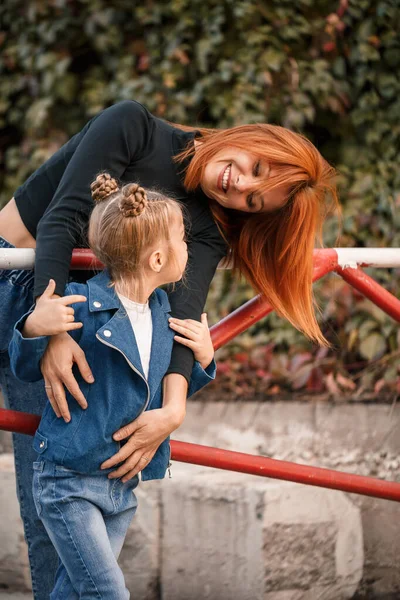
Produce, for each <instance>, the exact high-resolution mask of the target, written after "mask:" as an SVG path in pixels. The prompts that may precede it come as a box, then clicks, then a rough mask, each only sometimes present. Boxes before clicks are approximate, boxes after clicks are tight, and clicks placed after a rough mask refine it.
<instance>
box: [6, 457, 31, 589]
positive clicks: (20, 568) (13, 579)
mask: <svg viewBox="0 0 400 600" xmlns="http://www.w3.org/2000/svg"><path fill="white" fill-rule="evenodd" d="M0 515H1V520H0V540H1V543H0V589H1V588H3V589H5V590H8V589H10V590H15V591H31V589H32V587H31V576H30V571H29V563H28V552H27V546H26V543H25V538H24V531H23V526H22V521H21V517H20V515H19V504H18V501H17V494H16V489H15V472H14V457H13V455H12V454H0Z"/></svg>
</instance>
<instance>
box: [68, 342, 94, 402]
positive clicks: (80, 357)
mask: <svg viewBox="0 0 400 600" xmlns="http://www.w3.org/2000/svg"><path fill="white" fill-rule="evenodd" d="M75 346H76V348H75V351H74V361H75V362H76V364H77V365H78V369H79V371H80V374H81V375H82V377H83V379H84V380H85V381H87V382H88V383H93V382H94V377H93V373H92V371H91V370H90V367H89V364H88V362H87V360H86V357H85V353H84V352H83V350H81V348H80V347H79V346H78V344H77V343H76V342H75ZM73 396H74V398H76V396H75V394H73ZM76 399H77V400H78V398H76ZM78 402H79V400H78Z"/></svg>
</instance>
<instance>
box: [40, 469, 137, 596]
mask: <svg viewBox="0 0 400 600" xmlns="http://www.w3.org/2000/svg"><path fill="white" fill-rule="evenodd" d="M33 469H34V475H33V487H32V489H33V497H34V500H35V504H36V509H37V512H38V515H39V516H40V518H41V519H42V521H43V524H44V526H45V527H46V529H47V531H48V534H49V536H50V538H51V540H52V542H53V544H54V547H55V548H56V550H57V552H58V554H59V556H60V559H61V562H62V564H61V565H60V567H59V569H58V572H57V577H56V583H55V587H54V590H53V593H52V594H51V595H50V599H51V600H79V599H80V600H89V599H90V600H93V599H94V598H101V599H102V600H128V599H129V598H130V594H129V591H128V590H127V588H126V586H125V581H124V576H123V573H122V571H121V569H120V567H119V566H118V562H117V559H118V556H119V554H120V552H121V549H122V546H123V543H124V540H125V536H126V532H127V530H128V527H129V524H130V522H131V520H132V517H133V515H134V514H135V512H136V508H137V500H136V496H135V494H134V490H135V488H136V486H137V485H138V482H139V478H138V476H136V477H134V478H133V479H131V480H129V481H127V482H126V483H122V481H121V479H108V477H107V474H105V473H95V474H90V473H89V474H88V473H79V472H77V471H73V470H71V469H67V468H66V467H62V466H59V465H56V464H54V463H52V462H50V461H43V460H40V459H38V460H37V461H36V462H34V463H33Z"/></svg>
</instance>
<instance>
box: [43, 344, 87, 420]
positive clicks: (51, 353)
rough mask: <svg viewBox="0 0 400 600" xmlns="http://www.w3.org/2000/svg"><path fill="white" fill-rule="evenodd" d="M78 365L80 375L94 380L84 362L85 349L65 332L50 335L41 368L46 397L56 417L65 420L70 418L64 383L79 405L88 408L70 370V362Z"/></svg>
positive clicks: (85, 378) (71, 364)
mask: <svg viewBox="0 0 400 600" xmlns="http://www.w3.org/2000/svg"><path fill="white" fill-rule="evenodd" d="M74 363H76V364H77V365H78V368H79V371H80V372H81V375H82V377H83V378H84V380H85V381H87V382H88V383H93V381H94V377H93V375H92V372H91V370H90V367H89V365H88V363H87V362H86V358H85V353H84V352H83V350H81V348H80V347H79V346H78V344H77V343H76V342H75V341H74V340H73V339H72V337H71V336H70V335H69V334H68V333H60V334H58V335H55V336H53V337H52V338H51V339H50V341H49V343H48V346H47V348H46V352H45V353H44V355H43V357H42V360H41V363H40V368H41V371H42V374H43V378H44V384H45V390H46V393H47V397H48V399H49V402H50V404H51V406H52V407H53V410H54V412H55V413H56V415H57V417H62V418H63V419H64V421H65V422H66V423H68V422H69V421H70V420H71V415H70V413H69V410H68V403H67V400H66V397H65V390H64V385H65V387H66V388H67V389H68V391H69V392H70V394H71V395H72V396H73V397H74V398H75V400H76V401H77V402H78V404H79V405H80V406H81V407H82V408H87V402H86V399H85V396H84V395H83V394H82V392H81V390H80V388H79V385H78V383H77V381H76V379H75V377H74V376H73V374H72V367H73V364H74Z"/></svg>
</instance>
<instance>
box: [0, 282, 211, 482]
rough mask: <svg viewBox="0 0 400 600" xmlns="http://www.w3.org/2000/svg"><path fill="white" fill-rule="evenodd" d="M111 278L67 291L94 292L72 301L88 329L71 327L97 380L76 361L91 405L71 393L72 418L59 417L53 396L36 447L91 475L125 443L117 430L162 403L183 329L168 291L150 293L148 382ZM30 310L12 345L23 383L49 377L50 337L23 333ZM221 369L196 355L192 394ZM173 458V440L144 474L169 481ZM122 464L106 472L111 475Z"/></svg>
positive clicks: (14, 365)
mask: <svg viewBox="0 0 400 600" xmlns="http://www.w3.org/2000/svg"><path fill="white" fill-rule="evenodd" d="M109 284H110V278H109V275H108V273H107V271H103V272H101V273H99V274H98V275H96V276H95V277H93V278H92V279H89V281H88V282H87V283H86V284H79V283H71V284H70V285H68V286H67V288H66V295H68V294H82V295H83V296H86V298H87V301H86V302H80V303H76V304H73V305H72V307H73V308H74V310H75V320H76V321H81V322H82V323H83V327H82V328H81V329H77V330H74V331H71V332H70V335H71V337H73V338H74V339H75V341H77V342H78V343H79V346H80V347H81V349H82V350H83V351H84V353H85V355H86V359H87V361H88V363H89V365H90V367H91V369H92V372H93V376H94V380H95V381H94V383H87V382H86V381H85V380H84V379H83V378H82V376H81V375H80V373H79V370H78V368H77V367H76V366H74V368H73V372H74V375H75V378H76V379H77V381H78V384H79V387H80V389H81V391H82V393H83V395H84V396H85V398H86V401H87V404H88V407H87V408H86V409H85V410H84V409H82V408H81V407H80V406H79V404H78V403H77V402H76V400H75V399H74V398H73V397H72V396H71V394H70V393H69V392H68V391H67V392H66V395H67V401H68V407H69V411H70V414H71V420H70V422H69V423H65V421H64V419H63V418H57V417H56V415H55V413H54V410H53V408H52V406H51V404H50V403H49V402H47V405H46V407H45V410H44V412H43V416H42V419H41V421H40V424H39V427H38V430H37V432H36V434H35V437H34V441H33V447H34V449H35V450H36V451H37V452H38V453H39V455H41V457H43V458H46V459H47V460H50V461H52V462H54V463H56V464H59V465H61V466H64V467H66V468H69V469H73V470H76V471H79V472H83V473H89V472H96V471H99V470H100V465H101V463H102V462H104V461H105V460H107V459H108V458H110V457H111V456H113V455H114V454H115V453H116V452H118V450H119V449H120V447H121V445H122V444H124V443H125V441H122V442H116V441H114V440H113V438H112V435H113V433H115V431H117V430H118V429H120V428H121V427H123V426H124V425H126V424H128V423H130V422H131V421H133V420H134V419H136V418H137V417H138V416H139V415H140V414H141V413H142V412H143V411H145V410H153V409H156V408H161V406H162V380H163V377H164V374H165V373H166V371H167V369H168V366H169V363H170V357H171V351H172V345H173V338H174V335H175V332H174V331H173V330H172V329H171V328H170V327H169V323H168V318H169V312H170V310H171V307H170V304H169V301H168V296H167V294H166V293H165V292H164V291H163V290H161V289H156V290H155V291H154V292H153V293H152V294H151V296H150V298H149V305H150V309H151V316H152V322H153V337H152V345H151V355H150V365H149V373H148V380H146V378H145V376H144V373H143V368H142V364H141V361H140V355H139V350H138V347H137V344H136V340H135V335H134V332H133V330H132V327H131V324H130V321H129V317H128V315H127V313H126V311H125V308H124V307H123V305H122V304H121V302H120V300H119V298H118V296H117V294H116V293H115V291H114V288H113V287H110V285H109ZM31 310H32V309H31ZM29 314H30V313H29V312H28V313H27V314H25V315H24V316H23V317H22V318H21V319H20V320H19V321H18V322H17V323H16V325H15V327H14V333H13V337H12V339H11V342H10V346H9V353H10V359H11V368H12V371H13V373H14V374H15V376H16V377H17V378H18V379H21V380H22V381H39V380H40V379H42V373H41V371H40V359H41V357H42V356H43V354H44V351H45V350H46V347H47V344H48V341H49V339H50V338H49V337H47V336H42V337H37V338H24V337H23V336H22V334H21V331H22V329H23V326H24V322H25V320H26V318H27V316H28V315H29ZM215 373H216V365H215V361H214V360H212V362H211V363H210V365H209V366H208V367H207V369H206V370H204V369H203V368H202V367H201V365H200V363H199V362H197V361H195V362H194V366H193V370H192V374H191V380H190V386H189V390H188V396H191V395H192V394H194V393H195V392H197V391H198V390H199V389H200V388H202V387H203V386H205V385H206V384H207V383H209V382H210V381H212V380H213V379H215ZM169 459H170V444H169V438H168V439H166V440H165V441H164V442H162V444H161V445H160V447H159V448H158V450H157V452H156V453H155V455H154V457H153V459H152V460H151V461H150V463H149V464H148V465H147V466H146V467H145V468H144V469H143V471H142V479H143V480H146V479H162V478H163V477H164V476H165V472H166V469H167V467H168V465H169ZM115 468H116V467H113V468H111V469H105V470H104V471H103V472H104V473H108V472H110V471H112V470H114V469H115Z"/></svg>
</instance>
